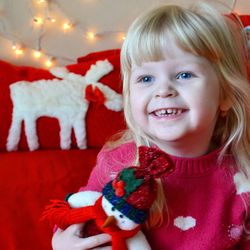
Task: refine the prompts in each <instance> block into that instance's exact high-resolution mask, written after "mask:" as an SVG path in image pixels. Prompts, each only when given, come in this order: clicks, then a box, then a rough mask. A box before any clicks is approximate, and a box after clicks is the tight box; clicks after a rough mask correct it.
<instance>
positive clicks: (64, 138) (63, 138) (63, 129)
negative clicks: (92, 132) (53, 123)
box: [59, 117, 72, 149]
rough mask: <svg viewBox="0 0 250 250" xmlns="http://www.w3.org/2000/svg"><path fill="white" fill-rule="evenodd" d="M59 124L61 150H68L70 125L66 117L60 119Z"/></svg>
mask: <svg viewBox="0 0 250 250" xmlns="http://www.w3.org/2000/svg"><path fill="white" fill-rule="evenodd" d="M59 123H60V146H61V149H70V146H71V132H72V125H71V124H70V122H69V119H68V118H67V117H66V118H65V119H62V118H60V119H59Z"/></svg>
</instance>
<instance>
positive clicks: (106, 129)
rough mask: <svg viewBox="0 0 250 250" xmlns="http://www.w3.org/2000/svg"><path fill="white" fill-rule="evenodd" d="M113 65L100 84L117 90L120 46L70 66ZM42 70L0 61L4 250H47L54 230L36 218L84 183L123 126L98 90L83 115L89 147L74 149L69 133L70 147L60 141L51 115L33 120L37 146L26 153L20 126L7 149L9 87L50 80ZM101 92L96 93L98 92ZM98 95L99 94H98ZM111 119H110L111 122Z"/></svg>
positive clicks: (119, 115) (82, 71) (0, 235)
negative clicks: (103, 149) (106, 144)
mask: <svg viewBox="0 0 250 250" xmlns="http://www.w3.org/2000/svg"><path fill="white" fill-rule="evenodd" d="M105 59H108V61H109V62H110V63H111V64H112V65H113V67H114V69H113V71H111V72H110V73H109V74H107V75H105V76H104V77H102V78H101V79H100V81H99V82H101V83H103V84H104V85H107V86H109V87H110V88H112V89H113V90H115V91H116V92H118V93H120V92H121V79H120V63H119V50H110V51H104V52H98V53H92V54H89V55H87V56H84V57H82V58H79V59H78V62H77V63H76V64H74V65H69V66H67V68H68V70H69V71H71V72H74V73H77V74H81V75H84V74H85V73H86V71H87V70H88V69H89V68H90V66H91V65H92V64H94V63H95V62H96V61H98V60H105ZM51 78H53V76H52V75H51V74H50V73H49V72H48V71H46V70H42V69H35V68H31V67H20V66H14V65H11V64H9V63H6V62H3V61H0V88H1V91H0V121H1V122H0V150H1V152H0V192H1V194H2V197H1V206H0V214H1V220H0V223H1V228H2V229H1V230H0V242H1V243H0V246H1V247H0V248H1V249H6V250H7V249H8V250H22V249H23V250H34V249H36V250H46V249H51V236H52V228H51V227H50V225H48V223H47V222H41V221H40V217H41V214H42V212H43V210H44V207H45V206H46V205H47V204H48V203H49V201H50V199H54V198H59V199H63V198H64V197H65V195H66V194H67V193H69V192H76V191H77V190H78V189H79V187H80V186H82V185H84V184H85V183H86V181H87V179H88V176H89V173H90V172H91V169H92V167H93V166H94V164H95V161H96V155H97V153H98V152H99V150H100V148H101V147H102V145H103V144H104V142H105V140H106V139H107V138H108V137H109V136H110V135H112V134H113V133H115V132H116V131H118V130H121V129H123V128H124V121H123V115H122V112H116V111H112V110H109V109H107V108H106V107H104V105H102V103H100V101H99V99H98V98H100V93H99V92H98V93H97V94H96V93H94V92H93V93H90V94H91V95H92V96H91V98H90V106H89V109H88V112H87V116H86V128H87V149H78V148H77V145H76V139H75V136H74V134H72V138H71V139H72V144H71V148H70V149H68V150H62V149H61V148H60V144H59V130H60V127H59V123H58V121H57V119H55V118H49V117H40V118H39V119H38V120H37V132H38V137H39V149H38V150H35V151H29V148H28V146H27V139H26V135H25V131H24V125H23V124H22V133H21V139H20V141H19V143H18V149H17V151H13V152H7V150H6V142H7V137H8V133H9V128H10V125H11V121H12V112H13V109H14V106H13V104H12V99H11V96H10V88H9V87H10V85H11V84H13V83H15V82H17V81H20V80H26V81H30V82H31V84H32V82H34V81H36V80H39V79H51ZM98 95H99V96H98ZM101 97H102V96H101ZM111 121H112V122H111Z"/></svg>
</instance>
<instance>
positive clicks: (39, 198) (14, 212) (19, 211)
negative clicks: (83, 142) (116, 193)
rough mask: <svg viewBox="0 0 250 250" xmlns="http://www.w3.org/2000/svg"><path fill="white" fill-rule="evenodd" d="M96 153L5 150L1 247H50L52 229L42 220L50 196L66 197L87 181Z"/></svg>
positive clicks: (0, 161) (0, 181)
mask: <svg viewBox="0 0 250 250" xmlns="http://www.w3.org/2000/svg"><path fill="white" fill-rule="evenodd" d="M97 153H98V150H97V149H91V150H90V149H89V150H65V151H63V150H50V151H47V150H39V151H36V152H12V153H7V152H2V153H1V156H0V166H1V168H0V190H1V194H2V195H1V206H0V214H1V216H0V218H1V219H0V222H1V225H2V226H1V229H0V241H1V244H0V245H1V249H6V250H7V249H8V250H17V249H18V250H34V249H36V250H47V249H48V250H49V249H51V237H52V231H53V230H52V227H51V226H50V225H49V224H48V222H47V221H43V222H41V221H40V218H41V215H42V212H43V211H44V208H45V206H46V205H48V204H49V203H50V200H51V199H64V198H65V196H66V194H67V193H68V192H77V191H78V189H79V187H80V186H82V185H84V184H85V183H86V181H87V179H88V176H89V174H90V171H91V169H92V167H93V166H94V165H95V162H96V155H97ZM13 166H14V167H16V169H15V168H13Z"/></svg>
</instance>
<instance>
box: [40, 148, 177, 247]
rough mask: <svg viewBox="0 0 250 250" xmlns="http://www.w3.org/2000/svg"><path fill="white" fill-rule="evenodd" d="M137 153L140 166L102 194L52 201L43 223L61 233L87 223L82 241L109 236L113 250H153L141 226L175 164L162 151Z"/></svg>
mask: <svg viewBox="0 0 250 250" xmlns="http://www.w3.org/2000/svg"><path fill="white" fill-rule="evenodd" d="M138 150H139V163H140V165H139V166H137V167H136V166H132V167H128V168H125V169H123V170H122V171H121V172H119V173H118V175H117V177H116V178H115V179H114V180H113V181H110V182H108V183H107V184H106V185H105V187H104V188H103V190H102V193H100V192H95V191H82V192H78V193H75V194H72V195H71V196H69V197H68V198H67V201H58V200H56V201H52V204H51V205H49V206H48V207H47V208H46V210H45V212H44V215H43V219H49V220H50V221H51V223H52V224H56V225H57V226H58V227H59V228H62V229H65V228H67V227H68V226H69V225H71V224H76V223H82V222H84V223H85V225H84V228H83V232H82V236H83V237H88V236H91V235H95V234H99V233H108V234H110V235H111V238H112V240H111V244H112V249H113V250H127V249H129V250H138V249H143V250H147V249H151V248H150V245H149V244H148V242H147V240H146V237H145V236H144V234H143V233H142V231H141V225H142V224H143V223H144V222H145V221H146V220H147V218H148V214H149V210H150V208H151V206H152V204H153V202H154V201H155V199H156V196H157V182H156V178H159V177H161V176H162V175H164V174H166V173H170V172H172V171H173V164H172V161H171V159H170V158H169V157H168V155H167V154H166V153H164V152H163V151H161V150H159V149H156V148H148V147H144V146H141V147H139V149H138Z"/></svg>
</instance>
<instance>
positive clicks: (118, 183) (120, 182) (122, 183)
mask: <svg viewBox="0 0 250 250" xmlns="http://www.w3.org/2000/svg"><path fill="white" fill-rule="evenodd" d="M124 186H125V182H124V181H123V180H120V181H118V182H116V187H118V188H124Z"/></svg>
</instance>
